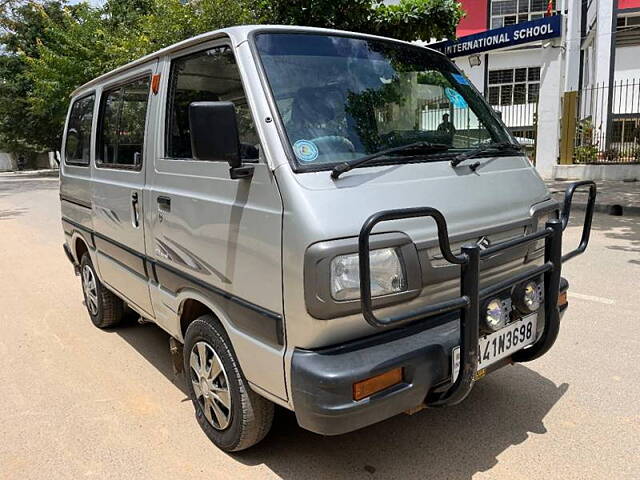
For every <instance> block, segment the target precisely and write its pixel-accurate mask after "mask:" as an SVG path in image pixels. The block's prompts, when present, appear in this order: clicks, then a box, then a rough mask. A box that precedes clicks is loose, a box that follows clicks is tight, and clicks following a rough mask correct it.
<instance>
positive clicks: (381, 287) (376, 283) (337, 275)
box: [331, 248, 407, 300]
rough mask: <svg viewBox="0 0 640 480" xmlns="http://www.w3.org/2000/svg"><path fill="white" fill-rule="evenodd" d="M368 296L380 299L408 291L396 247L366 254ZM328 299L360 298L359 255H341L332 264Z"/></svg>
mask: <svg viewBox="0 0 640 480" xmlns="http://www.w3.org/2000/svg"><path fill="white" fill-rule="evenodd" d="M369 261H370V265H371V296H372V297H379V296H381V295H389V294H391V293H398V292H403V291H405V290H406V289H407V282H406V278H405V275H404V270H403V268H402V264H401V263H400V258H399V257H398V253H397V252H396V249H395V248H381V249H379V250H372V251H371V252H369ZM331 296H332V297H333V298H334V299H335V300H354V299H357V298H360V264H359V261H358V254H357V253H356V254H351V255H340V256H338V257H335V258H334V259H333V260H332V261H331Z"/></svg>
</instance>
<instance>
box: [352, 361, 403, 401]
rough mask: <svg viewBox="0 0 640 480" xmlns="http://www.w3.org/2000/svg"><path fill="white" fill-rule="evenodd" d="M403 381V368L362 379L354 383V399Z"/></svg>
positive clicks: (360, 398)
mask: <svg viewBox="0 0 640 480" xmlns="http://www.w3.org/2000/svg"><path fill="white" fill-rule="evenodd" d="M401 381H402V368H395V369H393V370H389V371H388V372H385V373H383V374H380V375H376V376H375V377H371V378H368V379H366V380H362V381H361V382H357V383H354V384H353V399H354V400H362V399H363V398H366V397H369V396H371V395H373V394H374V393H377V392H379V391H381V390H384V389H385V388H389V387H391V386H393V385H396V384H398V383H400V382H401Z"/></svg>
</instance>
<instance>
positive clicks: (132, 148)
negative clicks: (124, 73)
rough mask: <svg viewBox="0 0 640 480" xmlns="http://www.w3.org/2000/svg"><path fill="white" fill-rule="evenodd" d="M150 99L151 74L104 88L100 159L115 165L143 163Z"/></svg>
mask: <svg viewBox="0 0 640 480" xmlns="http://www.w3.org/2000/svg"><path fill="white" fill-rule="evenodd" d="M148 103H149V77H145V78H141V79H138V80H135V81H133V82H131V83H127V84H125V85H122V86H119V87H117V88H113V89H109V90H105V91H104V92H103V94H102V102H101V106H100V124H99V125H98V132H99V135H98V149H97V150H98V151H97V155H96V163H98V164H100V165H102V166H106V167H113V168H132V169H140V168H141V167H142V155H143V153H144V151H143V150H144V131H145V124H146V119H147V105H148Z"/></svg>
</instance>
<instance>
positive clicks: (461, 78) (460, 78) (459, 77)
mask: <svg viewBox="0 0 640 480" xmlns="http://www.w3.org/2000/svg"><path fill="white" fill-rule="evenodd" d="M451 76H452V77H453V79H454V80H455V81H456V82H458V83H459V84H460V85H469V80H467V77H465V76H464V75H460V74H459V73H452V74H451Z"/></svg>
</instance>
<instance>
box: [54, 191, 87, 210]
mask: <svg viewBox="0 0 640 480" xmlns="http://www.w3.org/2000/svg"><path fill="white" fill-rule="evenodd" d="M60 200H64V201H65V202H69V203H73V204H74V205H77V206H79V207H84V208H89V209H91V202H85V201H84V200H81V199H79V198H76V197H72V196H69V195H64V194H62V193H61V194H60Z"/></svg>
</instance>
